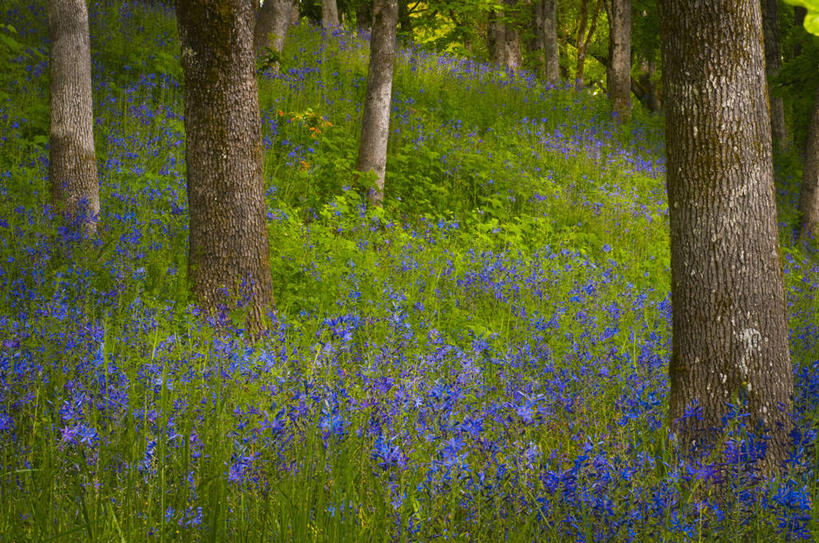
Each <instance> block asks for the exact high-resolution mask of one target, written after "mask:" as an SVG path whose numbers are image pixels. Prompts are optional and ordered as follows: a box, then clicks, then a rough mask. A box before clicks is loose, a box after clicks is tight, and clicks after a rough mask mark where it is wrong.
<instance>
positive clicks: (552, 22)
mask: <svg viewBox="0 0 819 543" xmlns="http://www.w3.org/2000/svg"><path fill="white" fill-rule="evenodd" d="M535 20H536V23H535V28H536V31H537V40H538V48H539V49H540V50H541V51H543V74H542V75H543V79H544V81H546V82H547V83H551V84H555V83H557V82H558V80H559V79H560V53H559V50H558V47H557V0H538V2H537V4H536V6H535Z"/></svg>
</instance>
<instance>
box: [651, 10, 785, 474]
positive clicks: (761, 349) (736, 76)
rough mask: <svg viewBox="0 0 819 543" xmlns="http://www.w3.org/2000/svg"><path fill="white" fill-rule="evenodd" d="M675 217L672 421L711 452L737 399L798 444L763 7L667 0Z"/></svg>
mask: <svg viewBox="0 0 819 543" xmlns="http://www.w3.org/2000/svg"><path fill="white" fill-rule="evenodd" d="M660 7H661V16H662V38H663V83H664V88H665V92H666V96H667V102H666V103H667V109H666V115H667V117H666V118H667V121H666V153H667V157H668V159H667V185H668V204H669V215H670V222H671V278H672V282H671V296H672V310H673V328H672V345H673V347H672V351H673V352H672V355H671V364H670V368H669V376H670V380H671V393H670V398H669V403H670V412H669V417H670V420H671V425H672V428H673V429H674V431H676V432H677V433H678V435H679V436H680V440H681V442H682V443H683V444H684V445H685V446H686V447H689V448H693V449H700V450H701V449H707V448H708V447H710V446H712V445H713V444H715V443H716V441H717V438H718V435H719V432H720V429H721V428H722V425H723V422H722V421H723V418H724V417H725V416H726V415H727V414H728V412H729V410H730V409H732V407H731V405H732V404H734V405H736V404H737V403H739V404H740V405H741V406H742V407H741V408H742V409H743V410H747V412H749V413H750V415H751V428H752V429H753V430H754V431H756V432H758V433H763V432H764V433H765V434H767V436H768V438H769V440H768V442H767V451H765V452H762V453H761V455H762V456H763V457H764V458H765V462H766V463H767V465H768V466H777V465H778V464H779V463H780V462H782V461H783V460H784V459H785V457H786V455H787V451H788V443H789V439H788V434H789V432H790V427H791V423H790V413H791V410H792V402H793V370H792V367H791V361H790V352H789V349H788V331H787V324H786V320H785V312H784V307H785V298H784V292H783V286H782V264H781V262H780V261H779V241H778V230H777V221H776V203H775V201H774V188H773V173H772V163H771V154H772V153H771V133H770V117H769V114H768V107H767V85H766V81H765V69H764V52H763V50H762V44H761V42H760V40H759V36H760V34H761V25H762V20H761V13H760V4H759V2H757V1H756V0H744V1H741V2H740V1H728V0H712V1H701V2H687V1H681V0H664V1H662V2H661V3H660Z"/></svg>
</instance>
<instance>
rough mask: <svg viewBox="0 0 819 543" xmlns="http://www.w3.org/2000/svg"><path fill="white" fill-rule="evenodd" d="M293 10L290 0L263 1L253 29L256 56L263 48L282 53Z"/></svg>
mask: <svg viewBox="0 0 819 543" xmlns="http://www.w3.org/2000/svg"><path fill="white" fill-rule="evenodd" d="M293 9H294V5H293V1H292V0H265V3H264V4H262V8H261V9H260V10H259V12H258V14H257V15H256V25H255V27H254V29H253V47H254V49H255V50H256V55H257V56H258V55H259V54H261V53H262V51H263V50H264V48H265V47H270V49H272V50H273V51H274V52H276V53H281V52H282V49H283V48H284V40H285V38H286V37H287V29H288V28H289V27H290V19H291V15H292V13H291V12H292V10H293Z"/></svg>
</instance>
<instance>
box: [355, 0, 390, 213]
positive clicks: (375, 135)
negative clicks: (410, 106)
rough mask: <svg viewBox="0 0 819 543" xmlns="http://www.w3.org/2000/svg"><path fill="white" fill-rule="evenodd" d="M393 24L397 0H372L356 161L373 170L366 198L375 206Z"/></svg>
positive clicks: (386, 126)
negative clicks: (372, 183) (371, 186)
mask: <svg viewBox="0 0 819 543" xmlns="http://www.w3.org/2000/svg"><path fill="white" fill-rule="evenodd" d="M397 26H398V2H397V0H375V2H374V4H373V32H372V37H371V38H370V66H369V70H368V73H367V97H366V101H365V102H364V116H363V118H362V120H361V145H360V147H359V149H358V163H357V165H356V169H357V170H358V171H360V172H370V171H372V172H375V175H376V188H375V190H373V191H371V192H370V202H371V203H372V204H373V205H375V206H381V205H382V203H383V201H384V174H385V172H386V169H387V140H388V139H389V135H390V104H391V102H392V74H393V66H394V65H395V35H396V30H397Z"/></svg>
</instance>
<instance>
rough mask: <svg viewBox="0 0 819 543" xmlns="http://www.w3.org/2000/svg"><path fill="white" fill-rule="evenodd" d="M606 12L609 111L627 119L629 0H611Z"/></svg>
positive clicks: (628, 110)
mask: <svg viewBox="0 0 819 543" xmlns="http://www.w3.org/2000/svg"><path fill="white" fill-rule="evenodd" d="M610 11H611V13H609V62H608V65H607V69H606V84H607V86H608V93H609V100H610V101H611V109H612V112H613V113H614V114H615V115H617V118H618V119H619V120H620V121H623V122H626V121H628V120H629V119H630V118H631V0H612V1H611V10H610Z"/></svg>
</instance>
